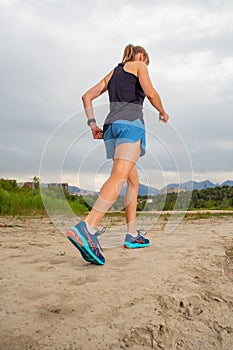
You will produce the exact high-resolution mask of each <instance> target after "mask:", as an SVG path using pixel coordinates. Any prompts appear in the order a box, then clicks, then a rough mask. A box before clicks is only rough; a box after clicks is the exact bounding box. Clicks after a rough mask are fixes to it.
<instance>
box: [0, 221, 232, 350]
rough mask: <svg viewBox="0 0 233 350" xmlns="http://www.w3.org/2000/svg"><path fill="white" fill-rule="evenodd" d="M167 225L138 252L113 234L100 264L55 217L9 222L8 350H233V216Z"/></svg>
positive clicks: (0, 225) (4, 262)
mask: <svg viewBox="0 0 233 350" xmlns="http://www.w3.org/2000/svg"><path fill="white" fill-rule="evenodd" d="M105 220H106V221H107V220H109V218H108V219H107V218H106V219H105ZM120 220H122V219H119V220H118V221H117V220H116V219H115V222H112V224H111V229H110V232H111V235H114V232H115V234H116V236H115V239H116V238H117V239H118V240H119V239H121V238H122V230H121V229H120V225H121V222H120ZM140 220H141V222H143V220H144V219H143V216H141V217H140ZM148 220H152V219H151V218H150V217H149V218H148V217H145V221H147V222H148ZM107 224H108V223H107ZM164 227H165V218H162V217H161V218H160V219H159V220H158V221H157V223H156V225H154V227H152V228H151V229H150V232H149V233H148V238H150V240H151V246H150V247H148V248H145V249H140V250H127V249H123V248H122V247H121V245H120V243H119V242H118V245H116V246H115V247H114V246H113V247H111V248H110V245H108V244H107V243H106V242H107V239H109V238H108V237H107V235H106V242H105V241H104V237H103V238H101V239H102V241H103V246H107V248H105V249H104V256H105V258H106V264H105V265H104V266H95V265H91V264H88V263H86V262H85V261H84V260H82V258H81V255H80V254H79V252H78V251H76V249H75V248H74V246H73V245H72V244H71V243H70V242H69V241H68V240H67V239H66V238H65V237H64V236H63V235H62V234H61V233H60V232H59V230H58V229H57V228H56V227H54V225H53V224H52V223H51V222H50V220H49V219H48V218H45V217H44V218H33V217H32V218H11V217H9V218H7V217H1V218H0V253H1V254H0V259H1V265H0V266H1V267H0V349H1V350H92V349H93V350H99V349H102V350H103V349H107V350H117V349H132V350H141V349H158V350H159V349H165V350H205V349H206V350H207V349H208V350H213V349H214V350H215V349H216V350H221V349H224V350H232V349H233V258H232V256H231V255H232V254H231V252H232V251H231V247H232V246H233V216H223V217H209V218H205V219H204V218H203V219H199V218H195V217H194V216H193V217H190V218H188V219H185V220H183V221H182V223H181V224H180V225H179V227H177V229H176V230H175V231H174V232H172V233H171V234H166V233H165V230H164ZM108 246H109V247H108Z"/></svg>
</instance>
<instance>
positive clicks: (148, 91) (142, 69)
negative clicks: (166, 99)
mask: <svg viewBox="0 0 233 350" xmlns="http://www.w3.org/2000/svg"><path fill="white" fill-rule="evenodd" d="M138 78H139V81H140V84H141V87H142V89H143V91H144V93H145V95H146V97H147V98H148V100H149V101H150V103H151V104H152V106H153V107H155V108H156V109H157V110H158V111H159V115H160V120H162V121H164V122H167V121H168V119H169V116H168V114H167V113H166V112H165V109H164V107H163V104H162V101H161V98H160V96H159V94H158V92H157V91H156V90H155V88H154V87H153V85H152V82H151V80H150V77H149V73H148V69H147V66H146V64H145V63H144V62H138Z"/></svg>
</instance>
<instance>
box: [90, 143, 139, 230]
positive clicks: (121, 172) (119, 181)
mask: <svg viewBox="0 0 233 350" xmlns="http://www.w3.org/2000/svg"><path fill="white" fill-rule="evenodd" d="M140 149H141V145H140V141H138V142H136V143H124V144H121V145H119V146H117V147H116V151H115V156H114V162H113V167H112V171H111V175H110V177H109V178H108V180H107V181H106V182H105V183H104V184H103V186H102V188H101V190H100V193H99V197H98V199H97V201H96V202H95V204H94V206H93V208H92V210H91V211H90V212H89V214H88V215H87V217H86V218H85V222H86V223H87V224H89V225H90V226H92V227H94V228H96V227H97V226H98V224H99V222H100V220H101V219H102V218H103V216H104V215H105V213H106V212H107V210H108V209H109V208H110V207H111V206H112V205H113V203H114V202H115V201H116V199H117V197H118V196H119V194H120V192H121V190H122V187H123V185H124V183H125V182H126V181H127V179H128V177H129V174H130V172H131V170H132V168H133V167H134V166H135V164H136V162H137V160H138V158H139V155H140Z"/></svg>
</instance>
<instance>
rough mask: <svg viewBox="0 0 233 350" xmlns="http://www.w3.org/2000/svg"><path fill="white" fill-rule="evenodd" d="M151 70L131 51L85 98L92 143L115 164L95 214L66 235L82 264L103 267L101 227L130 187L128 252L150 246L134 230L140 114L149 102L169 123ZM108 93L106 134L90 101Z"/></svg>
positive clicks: (144, 57) (140, 52)
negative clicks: (99, 144)
mask: <svg viewBox="0 0 233 350" xmlns="http://www.w3.org/2000/svg"><path fill="white" fill-rule="evenodd" d="M148 64H149V56H148V53H147V52H146V50H145V49H144V48H143V47H141V46H133V45H131V44H130V45H127V46H126V47H125V50H124V55H123V59H122V62H121V63H119V64H118V66H117V67H115V68H114V69H113V70H112V71H111V72H110V73H108V74H107V75H106V76H105V77H104V78H103V79H102V80H101V81H100V82H99V83H98V84H97V85H95V86H93V87H92V88H91V89H90V90H88V91H87V92H86V93H85V94H84V95H83V96H82V100H83V104H84V108H85V113H86V116H87V119H88V120H87V124H88V125H89V126H90V127H91V131H92V135H93V138H94V139H102V138H103V139H104V142H105V147H106V155H107V158H109V159H113V165H112V170H111V174H110V177H109V178H108V180H107V181H106V182H105V183H104V184H103V186H102V188H101V190H100V193H99V196H98V199H97V201H96V202H95V204H94V206H93V208H92V209H91V211H90V212H89V213H88V215H87V216H86V218H85V219H84V220H83V221H80V222H79V223H78V224H77V225H76V226H74V227H72V228H71V229H69V230H68V231H67V238H68V239H69V240H70V241H71V242H72V243H73V244H74V245H75V246H76V248H78V249H79V251H80V253H81V255H82V257H83V259H85V260H86V261H88V262H91V263H93V264H97V265H103V264H104V263H105V258H104V256H103V255H102V253H101V252H100V245H99V241H98V235H100V234H102V233H103V232H102V231H98V230H97V227H98V224H99V222H100V220H101V219H102V218H103V216H104V215H105V213H106V212H107V210H108V209H109V208H110V207H111V206H112V205H113V203H114V202H115V201H116V199H117V198H118V196H119V194H120V192H121V190H122V187H123V185H124V184H125V183H126V182H127V190H126V194H125V212H126V223H127V233H126V236H125V241H124V247H125V248H130V249H131V248H132V249H133V248H143V247H147V246H148V245H149V244H150V242H149V240H148V239H146V238H145V237H144V236H143V235H142V234H140V230H137V227H136V209H137V196H138V186H139V180H138V172H137V168H136V163H137V161H138V159H139V157H140V156H143V155H144V154H145V150H146V139H145V125H144V120H143V111H142V107H143V102H144V99H145V97H147V98H148V100H149V101H150V103H151V104H152V106H153V107H155V108H156V109H157V110H158V112H159V119H160V120H161V121H163V122H165V123H166V122H167V121H168V119H169V116H168V114H167V113H166V112H165V110H164V108H163V105H162V102H161V99H160V97H159V95H158V93H157V92H156V90H155V89H154V87H153V85H152V83H151V80H150V77H149V74H148V69H147V65H148ZM106 91H108V95H109V101H110V112H109V114H108V115H107V117H106V119H105V122H104V126H103V130H102V129H101V128H99V127H98V126H97V124H96V120H95V118H94V111H93V108H92V101H93V100H94V99H95V98H97V97H99V96H100V95H101V94H103V93H104V92H106Z"/></svg>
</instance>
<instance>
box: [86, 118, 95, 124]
mask: <svg viewBox="0 0 233 350" xmlns="http://www.w3.org/2000/svg"><path fill="white" fill-rule="evenodd" d="M90 123H96V120H95V118H90V119H88V120H87V125H88V126H90Z"/></svg>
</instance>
